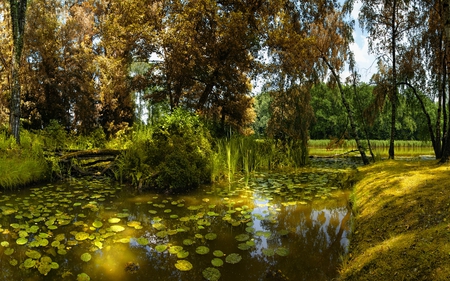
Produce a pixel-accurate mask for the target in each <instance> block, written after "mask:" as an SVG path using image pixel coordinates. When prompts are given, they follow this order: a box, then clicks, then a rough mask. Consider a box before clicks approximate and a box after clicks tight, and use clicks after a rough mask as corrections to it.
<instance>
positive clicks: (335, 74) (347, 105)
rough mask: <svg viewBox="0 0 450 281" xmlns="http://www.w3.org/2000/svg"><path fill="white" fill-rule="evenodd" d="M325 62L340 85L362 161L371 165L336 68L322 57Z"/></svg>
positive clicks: (340, 91)
mask: <svg viewBox="0 0 450 281" xmlns="http://www.w3.org/2000/svg"><path fill="white" fill-rule="evenodd" d="M322 59H323V61H324V62H325V63H326V64H327V66H328V68H329V69H330V71H331V74H332V75H333V77H334V79H335V80H336V83H337V85H338V89H339V93H340V94H341V99H342V104H343V105H344V107H345V109H346V110H347V116H348V120H349V122H350V127H351V129H352V133H353V137H354V139H355V142H356V146H357V147H358V150H359V153H360V154H361V159H362V161H363V163H364V165H368V164H369V159H367V156H366V152H365V151H364V148H363V147H362V145H361V141H360V139H359V135H358V129H357V128H356V123H355V119H354V118H353V111H352V109H351V107H350V104H349V103H348V101H347V99H346V98H345V95H344V90H343V89H342V85H341V81H340V77H339V75H338V74H337V73H336V71H334V68H333V67H332V66H331V64H330V63H329V62H328V60H327V59H326V58H325V57H322Z"/></svg>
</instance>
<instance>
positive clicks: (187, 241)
mask: <svg viewBox="0 0 450 281" xmlns="http://www.w3.org/2000/svg"><path fill="white" fill-rule="evenodd" d="M192 244H194V241H193V240H191V239H184V240H183V245H186V246H190V245H192Z"/></svg>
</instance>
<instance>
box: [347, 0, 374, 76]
mask: <svg viewBox="0 0 450 281" xmlns="http://www.w3.org/2000/svg"><path fill="white" fill-rule="evenodd" d="M360 8H361V2H360V1H355V3H354V7H353V12H352V17H353V19H354V20H355V30H354V31H353V39H354V41H355V42H354V43H352V44H351V45H350V49H351V50H352V52H353V54H354V55H355V61H356V67H357V70H358V72H359V74H360V75H361V81H363V82H369V80H370V77H371V76H372V74H374V73H375V72H376V71H377V65H376V63H375V56H374V55H372V54H369V43H368V40H367V33H365V32H364V31H363V30H362V29H361V27H360V26H359V22H358V13H359V10H360ZM349 74H350V72H349V71H348V69H346V70H345V71H344V72H343V73H342V75H341V78H342V79H344V80H345V78H346V77H348V76H349Z"/></svg>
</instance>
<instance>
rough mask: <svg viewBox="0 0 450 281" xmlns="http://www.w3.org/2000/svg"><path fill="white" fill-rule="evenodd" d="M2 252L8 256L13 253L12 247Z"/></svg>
mask: <svg viewBox="0 0 450 281" xmlns="http://www.w3.org/2000/svg"><path fill="white" fill-rule="evenodd" d="M3 253H4V254H5V255H7V256H10V255H12V254H13V253H14V248H8V249H6V250H5V251H4V252H3Z"/></svg>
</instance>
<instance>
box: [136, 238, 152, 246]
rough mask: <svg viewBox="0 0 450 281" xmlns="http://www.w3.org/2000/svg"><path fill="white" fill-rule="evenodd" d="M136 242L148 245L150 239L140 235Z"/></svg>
mask: <svg viewBox="0 0 450 281" xmlns="http://www.w3.org/2000/svg"><path fill="white" fill-rule="evenodd" d="M136 242H137V243H138V244H139V245H142V246H145V245H148V243H149V242H148V239H147V238H145V237H139V238H138V239H136Z"/></svg>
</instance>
